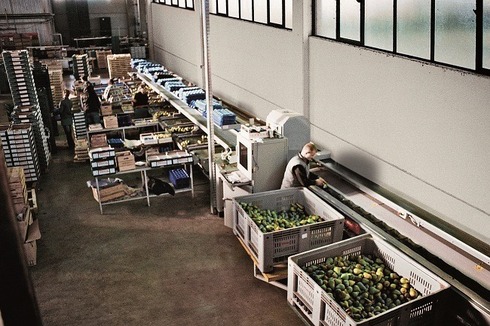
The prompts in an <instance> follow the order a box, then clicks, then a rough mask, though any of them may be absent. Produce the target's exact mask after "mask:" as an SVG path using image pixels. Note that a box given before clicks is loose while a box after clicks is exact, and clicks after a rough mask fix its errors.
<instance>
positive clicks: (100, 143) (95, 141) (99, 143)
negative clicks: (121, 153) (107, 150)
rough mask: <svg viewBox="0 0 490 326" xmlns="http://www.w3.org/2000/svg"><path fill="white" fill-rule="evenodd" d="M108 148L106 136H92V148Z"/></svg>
mask: <svg viewBox="0 0 490 326" xmlns="http://www.w3.org/2000/svg"><path fill="white" fill-rule="evenodd" d="M105 146H107V135H106V134H95V135H91V136H90V147H105Z"/></svg>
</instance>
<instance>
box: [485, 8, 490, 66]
mask: <svg viewBox="0 0 490 326" xmlns="http://www.w3.org/2000/svg"><path fill="white" fill-rule="evenodd" d="M483 68H486V69H490V0H489V1H486V0H484V1H483Z"/></svg>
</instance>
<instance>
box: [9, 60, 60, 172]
mask: <svg viewBox="0 0 490 326" xmlns="http://www.w3.org/2000/svg"><path fill="white" fill-rule="evenodd" d="M2 56H3V60H4V64H5V67H6V72H7V79H8V81H9V85H10V90H11V93H12V99H13V102H14V112H13V114H12V118H13V121H14V123H17V124H18V123H30V124H31V125H32V131H33V132H34V138H35V141H36V149H37V156H38V159H39V163H40V167H41V171H46V170H47V167H48V165H49V161H50V159H51V153H50V150H49V145H48V136H47V134H46V131H45V126H44V122H43V118H42V115H41V109H40V107H39V101H38V97H37V92H36V86H35V83H34V78H33V75H32V71H31V68H30V64H29V54H28V52H27V51H26V50H21V51H11V52H8V51H4V52H2Z"/></svg>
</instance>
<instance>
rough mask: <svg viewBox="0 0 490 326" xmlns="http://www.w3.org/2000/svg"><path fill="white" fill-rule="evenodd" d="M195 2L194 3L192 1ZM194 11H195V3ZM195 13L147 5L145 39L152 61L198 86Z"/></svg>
mask: <svg viewBox="0 0 490 326" xmlns="http://www.w3.org/2000/svg"><path fill="white" fill-rule="evenodd" d="M196 2H197V1H196ZM196 8H199V7H198V6H197V4H196ZM199 17H200V16H199V11H198V10H195V11H192V10H186V9H181V8H175V7H171V6H166V5H156V4H151V6H150V17H149V18H148V19H149V21H150V25H151V27H150V26H149V28H148V30H149V38H150V41H151V44H152V46H153V49H152V50H153V54H152V58H153V59H154V60H155V61H156V62H160V63H161V64H163V65H164V66H165V67H167V68H168V69H170V70H172V71H175V72H177V73H178V74H179V75H180V76H181V77H183V78H185V79H187V80H189V81H191V82H193V83H196V84H199V85H201V80H202V76H201V75H202V73H201V68H200V66H201V61H202V60H201V27H200V26H201V25H200V18H199Z"/></svg>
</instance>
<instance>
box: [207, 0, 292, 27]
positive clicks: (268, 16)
mask: <svg viewBox="0 0 490 326" xmlns="http://www.w3.org/2000/svg"><path fill="white" fill-rule="evenodd" d="M210 1H212V2H213V3H214V5H215V7H214V8H216V12H210V14H211V15H215V16H220V17H227V18H231V19H238V20H243V21H247V22H253V23H256V24H261V25H266V26H271V27H276V28H281V29H286V30H292V26H290V27H289V26H286V7H287V6H286V1H291V8H292V2H293V1H294V0H281V1H282V12H281V17H282V23H280V24H278V23H275V22H271V20H270V18H271V3H270V2H271V1H272V0H263V1H266V2H267V3H266V11H267V12H266V21H267V22H266V23H263V22H259V21H256V18H255V2H256V1H260V0H250V2H251V6H252V8H251V10H252V12H251V14H252V19H248V18H243V16H242V0H235V1H238V17H234V16H230V15H229V7H230V5H229V1H231V0H210ZM220 1H226V13H221V12H219V10H218V8H219V7H218V3H219V2H220ZM291 24H292V23H291Z"/></svg>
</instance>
